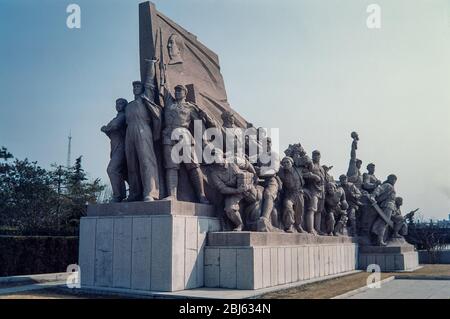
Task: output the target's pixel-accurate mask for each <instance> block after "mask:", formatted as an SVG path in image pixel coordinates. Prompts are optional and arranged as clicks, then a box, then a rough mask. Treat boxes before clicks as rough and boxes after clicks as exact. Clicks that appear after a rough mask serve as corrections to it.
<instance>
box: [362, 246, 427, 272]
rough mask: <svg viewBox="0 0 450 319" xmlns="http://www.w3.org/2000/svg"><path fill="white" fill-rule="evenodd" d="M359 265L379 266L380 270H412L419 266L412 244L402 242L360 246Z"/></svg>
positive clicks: (365, 267) (363, 268)
mask: <svg viewBox="0 0 450 319" xmlns="http://www.w3.org/2000/svg"><path fill="white" fill-rule="evenodd" d="M358 263H359V267H360V269H361V270H366V269H367V267H368V266H369V265H372V264H376V265H379V266H380V270H381V271H382V272H387V271H413V270H416V269H417V268H418V267H419V255H418V253H417V251H416V250H415V248H414V246H413V245H410V244H407V243H402V244H400V245H392V246H389V245H388V246H360V248H359V260H358Z"/></svg>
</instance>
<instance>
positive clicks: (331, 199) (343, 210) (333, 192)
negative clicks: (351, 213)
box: [325, 183, 348, 236]
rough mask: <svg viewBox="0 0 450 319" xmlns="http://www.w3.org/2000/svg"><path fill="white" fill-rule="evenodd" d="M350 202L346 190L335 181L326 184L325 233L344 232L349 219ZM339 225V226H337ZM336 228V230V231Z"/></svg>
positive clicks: (335, 233)
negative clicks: (346, 196)
mask: <svg viewBox="0 0 450 319" xmlns="http://www.w3.org/2000/svg"><path fill="white" fill-rule="evenodd" d="M347 209H348V204H347V201H346V199H345V191H344V190H343V189H342V187H339V186H337V185H336V184H335V183H327V184H326V186H325V233H326V234H327V235H330V236H332V235H337V234H343V231H344V229H343V227H342V226H345V221H347ZM336 225H339V227H335V226H336ZM335 230H336V231H335Z"/></svg>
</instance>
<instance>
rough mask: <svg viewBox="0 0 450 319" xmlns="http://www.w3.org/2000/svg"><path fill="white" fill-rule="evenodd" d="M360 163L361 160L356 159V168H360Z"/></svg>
mask: <svg viewBox="0 0 450 319" xmlns="http://www.w3.org/2000/svg"><path fill="white" fill-rule="evenodd" d="M361 165H362V161H361V160H356V168H357V169H361Z"/></svg>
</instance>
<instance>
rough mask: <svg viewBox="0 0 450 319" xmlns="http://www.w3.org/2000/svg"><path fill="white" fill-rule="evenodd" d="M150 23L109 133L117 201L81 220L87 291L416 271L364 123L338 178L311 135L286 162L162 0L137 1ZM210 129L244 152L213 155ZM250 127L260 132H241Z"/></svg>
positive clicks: (397, 202) (144, 25)
mask: <svg viewBox="0 0 450 319" xmlns="http://www.w3.org/2000/svg"><path fill="white" fill-rule="evenodd" d="M139 26H140V27H139V33H140V34H139V35H140V36H139V39H140V40H139V41H140V43H139V44H140V66H141V80H140V81H135V82H133V95H134V99H133V100H132V101H131V102H129V103H127V101H126V100H124V99H118V100H117V111H118V114H117V116H116V118H114V119H113V120H112V121H111V122H110V123H109V124H108V125H106V126H104V127H102V129H101V130H102V131H103V132H104V133H106V134H107V135H108V137H109V138H110V139H111V156H110V157H111V160H110V164H109V166H108V169H107V171H108V175H109V177H110V180H111V185H112V188H113V198H112V200H111V203H109V204H98V205H89V207H88V210H87V216H86V217H83V218H82V219H81V223H80V257H79V264H80V268H81V270H80V271H81V284H82V286H83V287H86V288H95V289H100V288H101V289H112V290H114V289H116V290H117V289H120V291H132V292H134V293H135V292H139V291H176V290H184V289H192V288H197V287H204V286H206V287H218V288H234V289H260V288H265V287H271V286H277V285H283V284H291V283H297V282H299V281H302V280H308V279H315V278H321V277H326V276H329V275H336V274H344V273H347V272H349V271H353V270H355V269H358V268H361V269H365V267H367V265H369V264H370V263H373V262H377V263H379V265H380V267H381V269H382V270H389V271H396V270H408V269H413V268H415V267H416V266H417V252H415V251H414V248H413V246H411V245H409V244H407V243H406V242H405V241H404V238H403V237H402V236H403V235H404V234H405V233H406V231H407V225H406V224H405V223H404V217H402V215H401V212H400V206H401V204H402V200H401V198H399V197H397V196H396V192H395V188H394V185H395V182H396V176H395V175H390V176H389V177H388V178H387V180H386V182H384V183H381V182H380V181H379V180H378V179H377V178H376V177H375V175H374V173H375V171H374V170H375V166H374V165H373V164H369V165H368V167H367V168H368V172H367V173H364V174H363V175H361V172H360V168H361V163H362V161H360V160H358V159H357V158H356V150H357V148H358V141H359V136H358V134H357V133H356V132H353V133H352V134H351V137H352V139H353V142H352V148H351V155H350V156H351V158H350V163H349V168H348V172H347V174H346V175H342V176H340V178H339V181H336V180H335V179H334V177H333V176H332V175H331V174H330V173H329V171H330V169H331V168H332V166H330V165H322V164H321V153H320V152H319V151H318V150H315V151H313V152H312V156H311V158H310V157H309V156H308V155H307V152H306V151H305V149H304V148H303V146H302V145H301V144H300V143H296V144H290V145H289V147H288V149H287V150H286V151H285V155H286V157H284V158H283V159H280V158H279V155H278V153H277V152H275V150H272V140H271V137H270V136H268V135H266V133H265V130H264V129H262V128H258V129H256V128H255V127H253V125H252V124H250V123H248V122H247V121H245V120H244V119H243V118H242V117H241V116H240V115H239V113H237V112H235V111H233V110H232V109H231V107H230V105H229V103H228V102H227V95H226V91H225V86H224V81H223V78H222V75H221V73H220V66H219V59H218V56H217V55H216V54H215V53H214V52H212V51H211V50H210V49H208V48H207V47H206V46H205V45H203V44H202V43H201V42H200V41H198V39H197V37H196V36H195V35H193V34H192V33H190V32H188V31H187V30H185V29H183V28H182V27H181V26H179V25H178V24H177V23H175V22H174V21H172V20H171V19H169V18H168V17H166V16H165V15H163V14H162V13H161V12H159V11H157V10H156V8H155V6H154V4H153V3H151V2H143V3H141V4H140V5H139ZM206 129H208V131H209V130H211V129H216V131H217V132H219V133H224V132H225V133H229V132H232V133H233V134H232V135H231V138H230V136H229V135H226V136H225V137H223V136H220V138H219V140H220V141H228V140H232V141H234V140H235V139H237V140H238V141H240V143H241V144H242V148H243V152H239V148H235V147H234V146H233V148H231V149H226V150H225V149H224V148H225V147H223V146H221V147H219V148H217V147H214V148H213V151H212V152H211V153H210V155H211V156H213V158H214V159H215V160H214V161H213V162H208V161H206V160H205V157H207V155H208V154H206V155H205V153H204V152H203V150H208V149H209V148H210V146H211V145H212V144H213V143H212V142H213V141H212V139H211V137H210V136H209V135H207V134H203V133H204V132H205V130H206ZM240 129H248V131H249V132H251V133H252V134H250V135H251V136H249V135H248V134H247V135H245V136H243V135H242V136H238V135H236V136H235V135H234V134H235V133H236V132H237V133H239V132H240V131H241V130H240ZM208 136H209V137H208ZM238 144H239V143H238ZM180 145H181V146H182V147H181V148H179V146H180ZM199 149H200V152H198V150H199ZM252 149H256V150H258V152H257V154H256V155H255V154H252V152H251V150H252ZM186 150H187V151H186ZM230 159H231V160H230ZM280 163H281V165H280ZM125 181H126V182H127V183H128V194H127V192H126V184H125ZM127 195H128V196H127ZM411 214H412V213H411Z"/></svg>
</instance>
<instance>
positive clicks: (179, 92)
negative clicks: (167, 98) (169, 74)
mask: <svg viewBox="0 0 450 319" xmlns="http://www.w3.org/2000/svg"><path fill="white" fill-rule="evenodd" d="M185 98H186V91H185V90H183V89H182V88H176V89H175V100H177V101H182V100H184V99H185Z"/></svg>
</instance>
